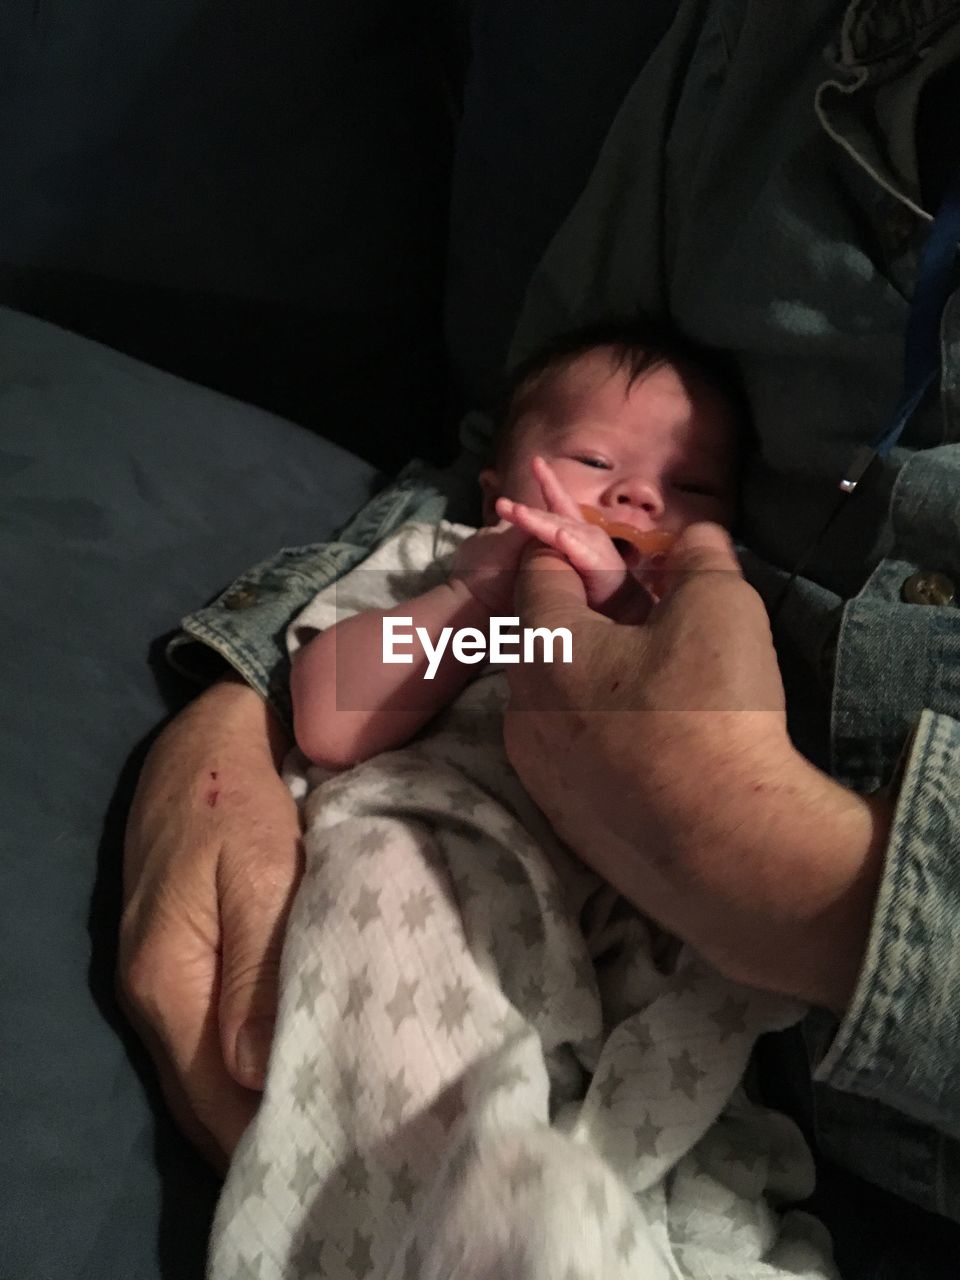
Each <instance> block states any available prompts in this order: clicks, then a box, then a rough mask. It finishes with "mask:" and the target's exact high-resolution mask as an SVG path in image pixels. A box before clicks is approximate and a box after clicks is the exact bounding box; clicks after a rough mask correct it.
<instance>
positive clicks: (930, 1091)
mask: <svg viewBox="0 0 960 1280" xmlns="http://www.w3.org/2000/svg"><path fill="white" fill-rule="evenodd" d="M958 780H960V720H957V719H955V718H954V717H952V716H948V715H944V714H939V713H937V712H934V711H930V710H927V711H924V712H923V713H922V715H921V717H920V721H919V724H918V726H917V730H916V732H915V734H914V737H913V741H912V743H911V744H910V748H909V750H908V752H907V755H906V760H905V765H904V770H903V776H902V782H901V785H900V791H899V798H898V802H897V808H896V814H895V820H894V826H893V832H892V836H891V840H890V843H889V846H888V849H887V855H886V865H885V871H884V875H883V878H882V881H881V885H880V892H879V896H878V898H877V904H876V910H875V912H874V918H873V924H872V929H871V934H870V939H869V943H868V947H867V953H866V956H865V958H864V963H863V968H862V971H861V976H860V981H859V983H858V986H857V989H856V991H855V993H854V998H853V1001H852V1003H851V1005H850V1008H849V1009H848V1010H847V1013H846V1016H845V1017H844V1018H843V1020H842V1022H841V1023H840V1026H839V1028H838V1029H837V1032H836V1034H835V1035H834V1037H833V1040H832V1043H831V1044H830V1047H829V1049H828V1050H827V1052H826V1054H825V1056H824V1057H823V1059H822V1061H821V1062H820V1064H819V1066H818V1068H817V1072H816V1079H817V1081H818V1082H821V1083H823V1084H826V1085H829V1086H830V1087H832V1088H834V1089H838V1090H841V1091H842V1092H844V1093H848V1094H856V1095H859V1096H860V1097H864V1098H873V1099H875V1100H876V1101H878V1102H880V1103H882V1104H884V1105H885V1106H888V1107H891V1108H893V1109H895V1110H896V1111H899V1112H902V1113H904V1114H905V1115H907V1116H912V1117H913V1118H914V1119H916V1120H919V1121H921V1122H922V1123H925V1124H929V1125H930V1126H932V1127H933V1128H934V1129H936V1130H938V1131H939V1133H940V1134H941V1135H942V1136H943V1141H942V1143H941V1145H940V1148H939V1151H938V1154H937V1156H936V1160H937V1163H938V1165H939V1177H937V1178H935V1179H934V1184H935V1185H939V1193H940V1197H941V1199H940V1202H939V1203H937V1204H936V1205H935V1206H934V1207H936V1208H937V1209H939V1210H940V1211H941V1212H945V1213H949V1214H950V1216H952V1217H954V1218H957V1219H960V1018H958V1016H957V993H958V991H960V786H958ZM906 1163H907V1162H906V1161H904V1165H905V1164H906ZM901 1171H902V1172H903V1173H906V1168H902V1170H901ZM924 1181H926V1179H924Z"/></svg>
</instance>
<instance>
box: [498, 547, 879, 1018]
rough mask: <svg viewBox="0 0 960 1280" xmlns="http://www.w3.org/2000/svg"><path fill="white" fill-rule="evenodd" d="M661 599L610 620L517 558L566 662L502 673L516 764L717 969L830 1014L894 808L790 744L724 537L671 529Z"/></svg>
mask: <svg viewBox="0 0 960 1280" xmlns="http://www.w3.org/2000/svg"><path fill="white" fill-rule="evenodd" d="M657 595H658V596H659V597H660V602H659V603H658V604H657V605H656V607H655V608H654V609H653V610H652V612H651V614H650V616H649V619H648V620H647V622H646V623H645V624H643V625H642V626H623V625H619V624H617V623H615V622H611V621H610V620H609V619H607V618H604V617H602V616H600V615H598V614H596V613H594V612H593V611H591V610H590V609H589V607H588V606H587V603H586V599H585V595H584V588H583V584H582V582H581V580H580V578H579V576H578V575H577V574H576V573H574V572H573V570H572V569H570V567H569V566H568V565H566V564H565V563H564V562H563V560H562V559H561V558H560V557H558V556H557V555H556V553H555V552H552V551H549V550H545V549H539V548H538V549H535V550H533V551H532V552H531V554H529V555H528V556H527V557H526V558H525V561H524V563H523V567H522V569H521V572H520V575H519V579H518V589H517V608H518V611H519V613H520V615H521V621H522V623H523V625H524V626H540V627H549V628H555V627H558V626H565V627H568V628H569V629H570V631H571V632H572V636H573V663H572V664H571V665H570V666H563V665H560V664H542V663H538V664H526V665H524V664H520V665H517V666H513V667H510V668H509V669H508V674H509V678H510V683H511V703H510V707H509V709H508V713H507V720H506V727H505V732H506V744H507V751H508V754H509V756H510V759H511V761H512V763H513V764H514V767H515V768H516V769H517V772H518V774H519V775H520V777H521V779H522V780H523V782H524V783H525V785H526V786H527V788H528V789H529V791H530V792H531V794H532V795H533V797H534V799H536V801H537V802H538V804H540V806H541V808H542V809H543V810H544V812H545V813H546V815H547V817H548V818H549V819H550V820H551V822H552V823H553V825H554V826H555V828H556V829H557V830H558V832H559V833H560V835H561V836H563V838H564V839H565V840H566V841H567V842H568V843H569V844H570V845H571V847H572V848H573V849H574V850H576V852H578V853H579V854H580V856H581V857H582V858H583V859H584V860H585V861H586V862H588V863H589V864H590V865H591V866H592V867H593V868H594V869H595V870H596V871H598V872H599V873H600V874H601V875H602V876H604V877H605V878H606V879H607V880H609V881H610V882H611V883H612V884H613V885H615V886H616V887H617V888H618V889H619V890H620V891H621V892H622V893H623V894H624V895H625V896H626V897H627V898H629V899H630V900H631V901H632V902H634V903H635V904H636V905H637V906H638V907H639V908H640V909H641V910H643V911H645V912H647V913H648V914H650V915H652V916H653V917H654V918H656V919H657V920H659V922H660V923H661V924H662V925H663V926H664V927H666V928H667V929H670V930H671V931H672V932H674V933H676V934H677V935H678V936H680V937H682V938H683V939H685V940H686V941H687V942H689V943H691V944H692V945H693V946H694V947H696V948H697V949H698V950H699V951H700V952H701V954H703V955H704V956H705V957H706V958H707V959H708V960H710V961H712V962H713V963H714V964H715V965H716V966H717V967H718V968H719V969H720V970H721V971H722V972H724V973H726V974H727V976H729V977H731V978H733V979H736V980H740V981H744V982H748V983H751V984H753V985H756V986H762V987H766V988H767V989H770V990H775V991H780V992H782V993H783V994H785V995H792V996H797V997H799V998H802V999H807V1000H811V1001H815V1002H818V1003H822V1004H826V1005H829V1006H831V1007H834V1008H842V1007H843V1006H844V1004H845V1002H846V1000H847V999H848V998H849V995H850V993H851V991H852V989H853V986H854V984H855V981H856V975H857V972H858V969H859V965H860V963H861V959H862V954H863V950H864V947H865V944H866V937H867V933H868V930H869V923H870V917H871V914H872V905H873V900H874V896H875V892H876V884H877V880H878V876H879V867H880V864H881V862H882V856H883V849H884V848H885V844H886V836H887V831H888V828H889V821H890V812H889V806H888V805H887V804H886V803H885V802H883V801H880V800H876V799H874V798H869V799H864V798H863V797H860V796H856V795H854V794H852V793H850V792H847V791H846V790H844V789H843V788H842V787H840V786H839V785H838V784H836V783H835V782H834V781H833V780H832V779H830V778H829V777H827V776H826V775H825V774H823V773H821V772H820V771H819V770H817V769H815V768H814V767H813V766H812V765H810V764H809V763H808V762H807V761H805V760H804V759H803V757H802V756H800V755H799V753H798V752H797V751H796V750H795V749H794V748H793V746H792V744H791V743H790V740H789V737H788V735H787V730H786V716H785V708H784V695H783V685H782V682H781V679H780V672H779V668H778V665H777V660H776V654H775V652H774V648H773V642H772V638H771V634H770V628H769V625H768V622H767V617H766V613H765V611H764V608H763V604H762V602H761V600H760V598H759V596H757V594H756V593H755V592H754V591H753V589H752V588H751V587H750V586H748V584H747V583H746V582H744V580H743V578H742V576H741V574H740V571H739V566H738V564H737V560H736V557H735V555H734V552H733V548H732V546H731V544H730V541H729V538H728V537H727V535H726V533H725V532H724V531H723V530H722V529H720V528H719V527H718V526H715V525H705V524H701V525H693V526H691V527H690V528H689V529H687V530H686V531H685V532H684V534H683V535H682V536H681V538H680V540H679V541H678V543H677V545H676V547H675V548H674V550H673V552H672V553H671V555H670V557H669V558H668V560H667V562H666V565H665V568H664V571H663V573H662V575H661V578H660V581H659V583H658V587H657Z"/></svg>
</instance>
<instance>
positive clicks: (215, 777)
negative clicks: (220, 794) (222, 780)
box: [210, 769, 217, 782]
mask: <svg viewBox="0 0 960 1280" xmlns="http://www.w3.org/2000/svg"><path fill="white" fill-rule="evenodd" d="M210 777H211V778H212V779H213V780H214V782H216V780H217V771H216V770H215V769H211V770H210Z"/></svg>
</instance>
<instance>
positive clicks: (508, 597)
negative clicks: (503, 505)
mask: <svg viewBox="0 0 960 1280" xmlns="http://www.w3.org/2000/svg"><path fill="white" fill-rule="evenodd" d="M529 541H530V538H529V535H528V534H527V533H526V532H525V531H524V530H523V529H521V528H520V527H518V526H517V525H515V524H513V523H511V522H510V521H508V520H501V521H499V523H498V524H494V525H490V526H488V527H486V528H483V529H478V530H477V532H476V533H474V534H471V536H470V537H469V538H467V539H466V541H465V542H461V543H460V546H459V547H458V548H457V550H456V552H455V553H454V557H453V566H452V568H451V570H450V579H451V581H460V582H462V583H463V584H464V585H465V586H466V587H467V589H468V590H469V591H470V593H471V595H472V596H474V598H475V599H477V600H479V601H480V603H481V604H482V605H483V606H484V607H485V608H487V609H489V610H490V613H491V616H492V615H500V616H502V615H504V614H509V613H510V610H511V608H512V606H513V584H514V582H515V581H516V574H517V566H518V565H519V563H520V553H521V551H522V550H523V548H524V547H525V546H526V544H527V543H528V542H529Z"/></svg>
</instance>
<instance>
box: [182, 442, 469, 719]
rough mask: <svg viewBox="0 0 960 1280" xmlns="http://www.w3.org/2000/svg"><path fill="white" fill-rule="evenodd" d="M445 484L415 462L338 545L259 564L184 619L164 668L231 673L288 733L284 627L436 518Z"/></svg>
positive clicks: (290, 552)
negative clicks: (399, 533) (393, 538)
mask: <svg viewBox="0 0 960 1280" xmlns="http://www.w3.org/2000/svg"><path fill="white" fill-rule="evenodd" d="M443 480H444V477H443V475H442V473H437V472H435V471H433V470H432V469H431V468H428V467H426V466H424V464H423V463H420V462H418V461H415V462H413V463H411V464H410V465H409V466H408V467H406V468H405V469H404V471H402V472H401V474H400V475H399V476H398V478H397V479H396V480H395V481H394V482H393V483H392V484H390V485H388V486H387V487H386V488H385V489H383V490H382V491H381V492H380V493H378V494H377V495H376V496H375V497H373V498H372V499H371V500H370V502H368V503H367V504H366V505H365V506H364V507H363V508H362V509H361V510H360V511H359V512H358V513H357V514H356V515H355V516H354V517H353V518H352V519H351V520H350V521H349V523H348V524H347V525H345V526H344V528H343V529H342V530H341V531H340V536H339V538H338V540H337V541H335V542H321V543H314V544H311V545H309V546H303V547H288V548H286V549H284V550H283V551H281V552H279V553H278V554H277V555H275V556H273V557H271V558H270V559H269V560H265V561H263V562H262V563H261V564H258V565H256V566H255V567H254V568H253V569H251V570H249V572H247V573H245V574H244V575H243V576H242V577H241V578H238V579H237V580H236V581H235V582H233V583H232V584H231V585H230V586H229V587H228V588H227V589H226V590H225V591H224V592H222V593H221V594H220V595H219V596H217V598H216V599H215V600H213V601H211V603H210V604H208V605H206V606H205V607H204V608H202V609H198V610H197V611H196V612H195V613H191V614H189V615H188V616H187V617H186V618H184V619H183V621H182V622H181V624H180V625H181V630H180V631H179V632H178V633H177V634H176V635H175V636H174V637H173V638H172V639H171V640H170V642H169V643H168V645H167V649H166V656H167V660H168V662H170V664H171V666H173V667H174V668H175V669H176V670H178V671H180V672H181V673H182V674H184V675H186V676H188V677H190V678H191V679H194V680H197V681H199V682H201V683H207V682H209V681H210V680H211V679H213V678H214V677H215V676H217V675H218V674H221V673H222V672H223V670H224V665H226V666H229V667H232V668H233V670H235V671H236V672H238V673H239V674H240V675H241V676H242V677H243V679H244V680H246V682H247V683H248V684H249V685H251V686H252V687H253V688H254V689H256V690H257V692H258V693H260V694H261V695H262V696H263V697H264V698H266V699H267V701H268V702H269V703H270V706H271V707H272V709H273V710H274V712H275V713H276V715H277V717H278V719H279V720H280V722H281V724H282V725H283V726H284V727H285V728H286V729H287V731H288V732H292V726H293V712H292V707H291V703H290V687H289V686H290V664H289V659H288V656H287V646H286V630H287V627H288V625H289V624H290V622H291V621H292V620H293V618H295V617H296V616H297V614H298V613H299V612H300V611H301V610H302V609H303V608H304V607H305V606H306V604H307V603H308V602H309V601H310V600H312V599H313V597H314V596H315V595H316V594H317V592H318V591H321V590H322V589H323V588H324V587H327V586H329V585H330V584H331V583H332V582H335V581H336V580H337V579H338V578H340V577H342V576H343V574H345V573H347V572H348V571H349V570H350V569H353V568H354V567H355V566H356V565H358V564H360V563H361V561H362V560H364V559H365V558H366V557H367V556H368V555H369V554H370V552H371V551H372V550H373V549H374V548H375V547H376V546H378V545H379V544H380V543H381V542H382V541H383V539H384V538H386V537H388V536H389V535H390V534H391V533H393V531H394V530H395V529H397V528H398V527H399V526H400V525H401V524H405V523H406V522H408V521H411V520H419V521H424V522H427V523H436V521H438V520H439V519H441V518H442V516H443V514H444V510H445V508H446V505H447V500H448V494H447V491H446V490H445V488H444V485H443ZM215 655H216V656H215Z"/></svg>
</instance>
